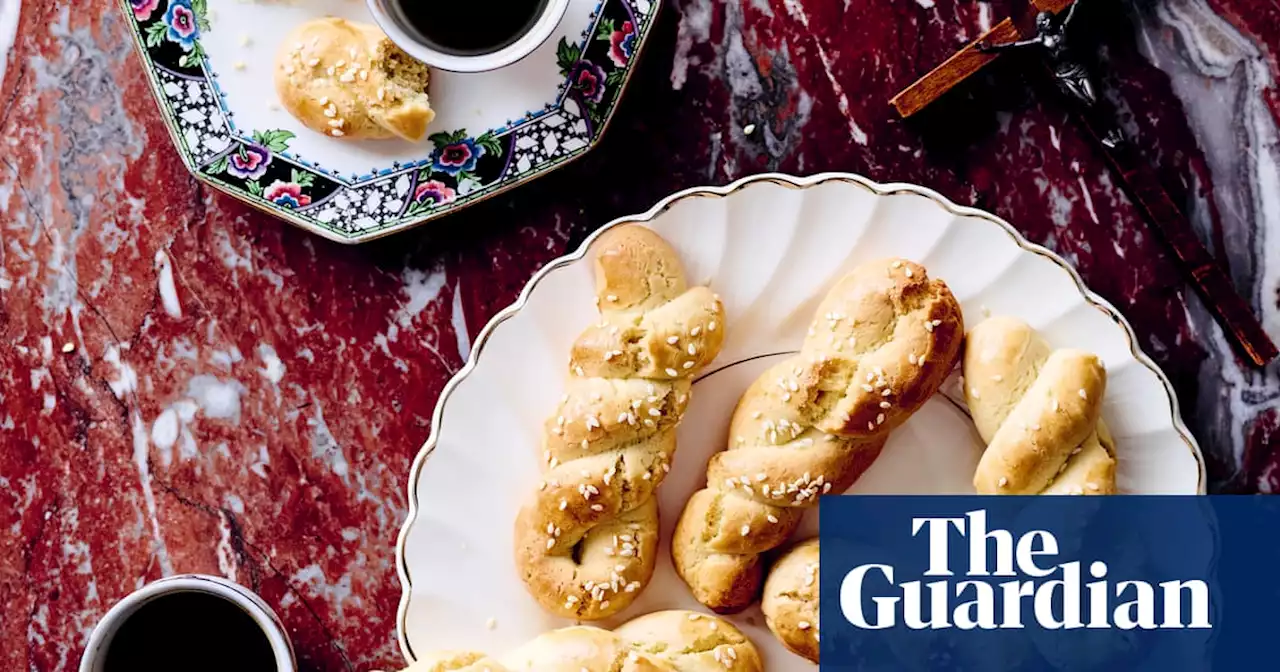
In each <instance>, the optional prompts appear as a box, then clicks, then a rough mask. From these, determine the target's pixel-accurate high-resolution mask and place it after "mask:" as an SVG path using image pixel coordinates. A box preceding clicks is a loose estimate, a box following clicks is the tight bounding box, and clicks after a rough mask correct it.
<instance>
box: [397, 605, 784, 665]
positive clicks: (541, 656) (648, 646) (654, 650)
mask: <svg viewBox="0 0 1280 672" xmlns="http://www.w3.org/2000/svg"><path fill="white" fill-rule="evenodd" d="M583 670H589V671H590V672H607V671H615V670H616V671H617V672H762V671H763V670H764V665H763V663H762V662H761V661H760V654H759V652H758V651H756V647H755V645H754V644H752V643H751V640H749V639H747V636H746V635H744V634H743V633H742V631H741V630H738V629H737V628H736V627H734V626H733V624H732V623H729V622H728V621H725V620H723V619H721V618H718V617H715V616H708V615H706V614H699V613H695V612H692V611H680V610H672V611H659V612H655V613H652V614H648V615H646V616H641V617H639V618H636V619H633V620H631V621H629V622H627V623H624V624H622V625H621V626H619V627H618V628H617V629H616V630H614V631H613V632H610V631H608V630H602V629H600V628H595V627H591V626H585V625H579V626H572V627H568V628H560V629H559V630H552V631H550V632H547V633H545V634H542V635H540V636H538V637H535V638H534V639H532V640H530V641H529V642H528V643H526V644H525V645H523V646H521V647H520V648H518V649H516V650H515V651H512V652H511V653H509V654H507V655H505V656H501V657H500V658H498V659H497V660H495V659H493V658H489V657H488V656H486V655H484V654H482V653H477V652H458V651H445V652H440V653H429V654H427V655H426V656H424V657H423V658H420V659H419V660H418V662H416V663H414V664H413V665H410V666H409V667H408V668H407V669H405V670H404V671H403V672H582V671H583Z"/></svg>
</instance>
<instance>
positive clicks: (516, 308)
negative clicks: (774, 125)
mask: <svg viewBox="0 0 1280 672" xmlns="http://www.w3.org/2000/svg"><path fill="white" fill-rule="evenodd" d="M833 181H834V182H845V183H850V184H854V185H857V186H859V187H862V188H863V189H866V190H868V191H871V192H873V193H875V194H877V195H880V196H888V195H894V194H903V193H907V194H915V195H918V196H923V197H925V198H928V199H929V200H932V201H934V202H935V203H937V204H938V205H940V206H942V208H943V209H945V210H946V211H947V212H949V213H951V214H953V215H957V216H965V217H975V218H978V219H982V220H985V221H988V222H991V223H993V224H996V225H998V226H999V227H1000V228H1001V229H1002V230H1003V231H1004V232H1005V234H1007V235H1008V236H1009V237H1010V238H1012V239H1013V240H1014V242H1015V243H1017V245H1018V246H1019V247H1021V248H1022V249H1024V250H1027V251H1028V252H1031V253H1033V254H1036V255H1038V256H1041V257H1044V258H1046V259H1049V260H1050V261H1052V262H1053V263H1054V264H1055V265H1057V266H1058V267H1059V268H1061V269H1062V270H1063V271H1065V272H1066V273H1067V275H1068V276H1069V277H1070V278H1071V281H1072V282H1073V283H1075V285H1076V288H1077V289H1078V290H1079V291H1080V294H1081V295H1082V296H1083V297H1084V299H1085V301H1086V302H1087V303H1088V304H1089V305H1090V306H1092V307H1093V308H1094V309H1096V310H1098V311H1100V312H1102V313H1103V314H1104V315H1106V316H1107V317H1108V318H1110V319H1111V320H1112V321H1114V322H1115V323H1116V324H1117V325H1119V326H1120V327H1121V329H1122V330H1123V332H1124V335H1125V338H1126V339H1127V342H1128V345H1129V350H1130V353H1131V354H1132V355H1133V357H1134V359H1135V360H1137V361H1138V362H1139V363H1140V364H1142V365H1143V366H1145V367H1147V368H1148V369H1150V370H1151V371H1152V373H1154V374H1155V375H1156V377H1157V379H1158V380H1159V381H1160V383H1161V384H1162V385H1163V386H1164V388H1165V393H1166V395H1167V396H1168V401H1169V411H1170V414H1171V418H1172V422H1173V426H1174V428H1175V429H1176V430H1177V432H1178V434H1179V436H1180V437H1181V438H1182V440H1183V441H1184V442H1186V444H1187V448H1188V449H1189V450H1190V451H1191V453H1192V456H1193V457H1194V458H1195V460H1196V464H1197V465H1198V467H1199V481H1198V484H1197V488H1196V489H1197V493H1198V494H1202V495H1203V494H1205V493H1206V483H1205V480H1206V475H1205V463H1204V456H1203V455H1202V453H1201V451H1200V446H1199V444H1198V443H1197V442H1196V440H1195V437H1194V436H1192V434H1191V430H1190V429H1188V428H1187V426H1186V425H1185V424H1184V423H1183V421H1182V414H1181V411H1180V410H1179V407H1178V397H1177V395H1176V394H1175V393H1174V390H1173V385H1172V384H1171V383H1170V382H1169V379H1168V377H1166V376H1165V375H1164V372H1163V371H1161V370H1160V367H1159V366H1157V365H1156V363H1155V362H1154V361H1152V359H1151V358H1150V357H1148V356H1147V355H1146V353H1144V352H1143V351H1142V349H1141V348H1140V347H1138V345H1137V337H1136V335H1135V334H1134V332H1133V327H1132V326H1131V325H1130V324H1129V322H1128V320H1126V319H1125V318H1124V316H1123V315H1121V314H1120V311H1118V310H1117V309H1116V308H1115V306H1113V305H1111V303H1110V302H1109V301H1107V300H1106V299H1104V298H1102V297H1101V296H1099V295H1097V294H1095V293H1094V292H1093V291H1092V290H1090V289H1089V288H1088V287H1087V286H1086V285H1085V283H1084V280H1082V279H1081V278H1080V275H1079V273H1077V272H1076V270H1075V269H1074V268H1073V267H1072V266H1071V265H1070V264H1068V263H1067V261H1066V260H1065V259H1063V258H1062V257H1060V256H1058V255H1057V254H1056V253H1055V252H1053V251H1051V250H1049V249H1048V248H1045V247H1043V246H1041V245H1037V244H1035V243H1032V242H1030V241H1028V240H1027V239H1026V238H1025V237H1023V235H1022V234H1021V233H1019V232H1018V230H1017V229H1015V228H1014V227H1013V225H1012V224H1010V223H1009V222H1007V221H1005V220H1004V219H1001V218H1000V217H997V216H995V215H993V214H991V213H989V212H986V211H984V210H979V209H977V208H972V207H969V206H964V205H957V204H956V203H953V202H952V201H951V200H950V199H948V198H947V197H945V196H943V195H942V194H940V193H938V192H936V191H934V190H932V189H929V188H927V187H921V186H919V185H915V184H908V183H905V182H888V183H879V182H875V181H873V180H870V179H868V178H866V177H863V176H861V175H857V174H854V173H838V172H828V173H817V174H814V175H809V176H806V177H797V176H794V175H786V174H783V173H760V174H757V175H751V176H748V177H744V178H740V179H738V180H735V181H733V182H730V183H729V184H726V185H724V186H720V187H691V188H689V189H684V190H681V191H678V192H675V193H673V194H671V195H670V196H667V197H666V198H664V199H662V200H661V201H659V202H658V203H657V204H656V205H654V206H653V207H652V208H650V209H649V210H647V211H645V212H643V213H641V214H637V215H628V216H624V217H619V218H617V219H615V220H613V221H611V222H609V223H608V224H605V225H604V226H602V227H600V228H599V229H598V230H596V231H593V232H592V233H591V234H590V235H588V236H587V237H586V239H585V240H583V241H582V243H581V244H580V245H579V246H578V249H576V250H574V251H573V252H571V253H569V254H566V255H564V256H561V257H558V258H556V259H553V260H552V261H550V262H549V263H547V265H546V266H544V267H542V268H541V269H539V270H538V271H537V272H536V273H534V275H533V277H532V278H530V279H529V282H528V283H527V284H526V285H525V286H524V289H522V290H521V291H520V295H519V296H518V297H517V298H516V300H515V301H514V302H513V303H512V304H511V305H509V306H507V307H506V308H503V309H502V310H500V311H498V313H497V314H495V315H494V316H493V318H491V319H490V320H489V322H488V323H487V324H486V325H485V326H484V328H483V329H481V330H480V333H479V334H477V335H476V338H475V341H474V342H473V344H472V347H471V353H470V356H469V357H468V358H467V362H466V363H465V364H464V365H463V367H462V368H461V369H459V371H458V372H457V373H456V374H454V376H453V377H452V378H451V379H449V382H447V383H446V384H445V386H444V388H443V389H442V390H441V391H440V398H439V399H438V400H437V401H436V407H435V410H434V411H433V412H432V414H431V433H430V435H429V436H428V437H427V440H426V442H425V443H423V444H422V447H421V448H420V449H419V450H418V454H417V456H416V457H415V458H414V460H413V464H412V465H411V466H410V468H409V481H408V496H409V497H408V501H409V512H408V514H407V516H406V517H405V521H404V524H403V525H402V526H401V527H400V533H399V535H397V537H396V574H397V575H398V576H399V578H400V588H401V593H400V603H399V606H398V608H397V610H396V639H397V640H398V641H399V644H400V652H401V653H402V654H403V655H404V657H405V659H406V660H408V661H411V662H412V661H414V660H416V658H415V656H414V654H413V649H412V647H411V646H410V645H409V641H408V637H407V635H406V628H405V619H406V617H407V615H408V609H409V596H410V592H411V590H412V588H413V581H412V579H411V578H410V576H409V570H408V566H407V563H406V561H405V552H404V546H405V540H406V538H407V537H408V535H409V530H410V529H411V528H412V527H413V524H414V521H415V520H416V518H417V514H418V499H417V489H418V488H417V485H418V480H419V476H420V475H421V473H422V467H423V465H424V464H425V463H426V460H427V458H428V457H429V456H430V455H431V452H432V450H433V449H434V448H435V446H436V443H437V442H438V441H439V428H440V423H441V420H442V419H443V417H444V407H445V403H446V402H447V401H448V399H449V396H450V394H451V393H452V392H453V390H454V389H455V388H456V387H457V386H458V384H459V383H461V382H462V380H464V379H465V378H466V377H467V376H468V374H470V373H471V371H472V370H473V369H475V367H476V364H477V362H478V360H479V356H480V352H481V351H482V350H483V349H484V345H485V342H486V341H487V340H488V339H489V337H490V336H491V335H492V333H493V331H494V330H495V329H496V328H497V327H498V325H500V324H502V323H503V322H505V321H506V320H507V319H509V318H511V317H512V316H514V315H515V314H516V313H518V312H520V309H521V308H523V307H524V306H525V304H526V303H527V302H528V300H529V296H530V295H531V294H532V293H533V290H534V288H535V287H536V286H537V285H538V283H539V282H540V281H541V280H542V279H543V278H544V277H546V276H547V275H549V274H550V273H551V272H552V271H555V270H556V269H559V268H562V267H564V266H567V265H569V264H572V263H575V262H578V261H581V260H582V259H584V258H586V255H587V251H588V250H589V249H590V248H591V245H592V244H593V243H594V242H595V241H596V239H597V238H598V237H599V236H600V235H602V234H603V233H604V232H605V231H607V230H609V229H612V228H614V227H616V226H622V225H624V224H644V223H647V222H650V221H652V220H653V219H654V218H656V217H658V216H659V215H661V214H662V213H663V212H665V211H666V210H668V209H670V208H671V207H672V206H673V205H674V204H675V203H677V202H678V201H682V200H684V199H686V198H691V197H713V198H724V197H727V196H729V195H730V194H732V193H734V192H735V191H738V190H740V189H742V188H744V187H746V186H748V185H751V184H755V183H758V182H770V183H773V184H777V185H780V186H784V187H789V188H793V189H805V188H808V187H812V186H815V185H818V184H823V183H826V182H833Z"/></svg>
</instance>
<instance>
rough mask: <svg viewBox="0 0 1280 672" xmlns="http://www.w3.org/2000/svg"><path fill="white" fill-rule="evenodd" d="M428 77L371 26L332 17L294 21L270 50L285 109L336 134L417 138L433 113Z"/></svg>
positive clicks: (313, 126)
mask: <svg viewBox="0 0 1280 672" xmlns="http://www.w3.org/2000/svg"><path fill="white" fill-rule="evenodd" d="M427 80H428V71H427V66H426V65H424V64H422V63H421V62H419V61H417V60H414V59H413V58H412V57H411V56H409V55H408V54H406V53H404V51H402V50H401V49H400V48H399V47H397V46H395V44H394V43H392V42H391V40H389V39H388V38H387V36H386V35H384V34H382V31H380V30H379V29H378V28H377V26H374V25H370V24H363V23H354V22H351V21H347V20H346V19H340V18H336V17H325V18H320V19H313V20H311V21H308V22H306V23H304V24H302V25H301V26H298V27H297V28H296V29H295V30H294V31H293V32H291V33H290V34H289V35H288V36H287V37H285V39H284V42H282V43H281V45H280V49H279V51H278V53H277V55H276V68H275V84H276V93H277V94H278V95H279V96H280V102H281V103H282V104H283V105H284V108H285V109H286V110H288V111H289V113H290V114H292V115H293V116H294V117H296V118H297V119H298V121H300V122H302V124H303V125H305V126H306V127H307V128H310V129H311V130H313V131H316V132H319V133H324V134H325V135H328V136H331V137H335V138H346V139H381V138H391V137H400V138H404V139H405V140H409V141H412V142H417V141H419V140H421V139H422V138H423V137H424V136H425V135H426V132H427V125H428V124H430V123H431V120H432V119H434V118H435V112H432V111H431V105H430V103H429V101H428V100H427Z"/></svg>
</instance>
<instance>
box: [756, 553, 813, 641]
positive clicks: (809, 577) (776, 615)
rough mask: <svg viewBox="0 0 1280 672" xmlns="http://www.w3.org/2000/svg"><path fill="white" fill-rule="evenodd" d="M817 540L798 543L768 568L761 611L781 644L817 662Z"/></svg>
mask: <svg viewBox="0 0 1280 672" xmlns="http://www.w3.org/2000/svg"><path fill="white" fill-rule="evenodd" d="M818 550H819V549H818V539H817V537H814V538H813V539H809V540H807V541H803V542H801V543H799V544H796V545H795V546H794V547H792V548H791V549H790V550H788V551H787V552H786V553H785V554H783V556H782V557H780V558H778V561H777V562H775V563H773V567H771V568H770V569H769V578H767V579H765V580H764V596H763V597H761V598H760V610H761V611H763V612H764V619H765V623H766V624H767V625H768V626H769V629H770V630H772V631H773V634H774V636H775V637H777V638H778V641H780V642H782V645H783V646H785V647H787V649H788V650H790V651H791V652H792V653H795V654H796V655H799V656H804V657H805V658H808V659H809V660H810V661H812V662H815V663H816V662H818V555H819V553H818Z"/></svg>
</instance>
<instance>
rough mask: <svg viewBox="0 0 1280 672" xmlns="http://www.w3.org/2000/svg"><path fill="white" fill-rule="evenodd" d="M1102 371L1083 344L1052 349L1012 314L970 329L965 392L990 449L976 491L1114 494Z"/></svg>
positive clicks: (980, 468) (975, 479) (976, 476)
mask: <svg viewBox="0 0 1280 672" xmlns="http://www.w3.org/2000/svg"><path fill="white" fill-rule="evenodd" d="M1106 385H1107V371H1106V369H1105V368H1104V367H1103V366H1102V362H1101V360H1099V359H1098V357H1097V356H1096V355H1094V354H1092V353H1088V352H1083V351H1081V350H1072V349H1062V350H1053V349H1052V348H1050V347H1049V344H1048V343H1046V342H1045V340H1044V339H1043V338H1041V337H1040V335H1039V334H1037V333H1036V332H1035V330H1034V329H1032V328H1031V327H1030V326H1029V325H1027V324H1026V323H1024V322H1021V321H1019V320H1016V319H1014V318H1009V317H993V318H990V319H988V320H984V321H983V322H982V323H980V324H978V326H976V327H974V328H973V331H971V332H970V333H969V337H968V344H967V345H966V346H965V354H964V393H965V400H966V401H967V402H968V405H969V412H970V414H971V415H972V416H973V422H974V425H975V426H976V427H977V428H978V434H980V435H981V436H982V440H983V441H986V442H987V449H986V451H985V452H984V453H983V455H982V459H981V461H980V462H979V463H978V469H977V472H976V473H975V474H974V477H973V485H974V488H976V489H977V491H978V492H979V493H980V494H1003V495H1029V494H1090V495H1093V494H1099V495H1101V494H1112V493H1114V492H1115V491H1116V476H1115V468H1116V462H1115V445H1114V443H1113V442H1112V439H1111V435H1110V433H1109V432H1108V431H1107V427H1106V425H1105V424H1104V423H1103V422H1102V420H1101V419H1100V414H1101V411H1102V397H1103V394H1105V392H1106Z"/></svg>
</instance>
